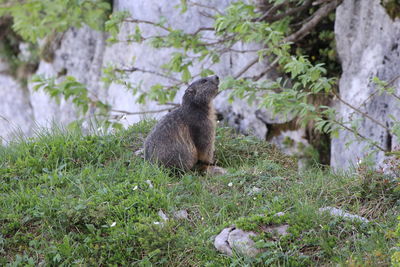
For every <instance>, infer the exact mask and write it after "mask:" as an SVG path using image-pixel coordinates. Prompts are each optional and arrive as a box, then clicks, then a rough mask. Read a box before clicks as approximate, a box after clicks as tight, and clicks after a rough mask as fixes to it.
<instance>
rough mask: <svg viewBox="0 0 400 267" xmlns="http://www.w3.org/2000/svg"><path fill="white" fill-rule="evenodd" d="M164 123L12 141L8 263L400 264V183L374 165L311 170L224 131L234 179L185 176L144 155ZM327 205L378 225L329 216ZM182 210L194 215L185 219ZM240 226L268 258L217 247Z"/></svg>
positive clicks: (5, 205) (4, 206)
mask: <svg viewBox="0 0 400 267" xmlns="http://www.w3.org/2000/svg"><path fill="white" fill-rule="evenodd" d="M152 125H153V122H147V121H144V122H140V123H139V124H136V125H133V126H131V127H130V128H129V129H126V130H117V131H115V132H114V133H112V134H95V133H91V134H85V135H84V134H82V131H81V130H79V129H77V128H76V129H73V130H61V129H53V130H51V131H44V130H43V131H39V133H38V134H37V135H36V136H35V137H33V138H29V139H21V140H19V141H16V142H14V143H11V144H9V145H8V146H6V147H5V146H3V147H0V177H1V179H0V265H1V266H36V265H41V264H44V265H45V266H70V265H74V266H95V265H96V266H105V265H107V266H127V265H134V266H153V265H154V266H269V265H275V266H310V265H311V266H321V265H346V266H389V265H390V264H391V261H392V263H393V264H396V263H395V261H396V259H395V257H396V256H393V259H392V260H391V257H392V255H395V254H394V253H395V249H396V244H397V243H398V242H399V235H397V236H396V232H395V229H396V224H397V222H398V221H397V218H396V216H397V214H399V213H398V212H399V206H400V205H399V199H400V190H399V185H398V182H396V180H395V179H393V178H391V177H389V176H386V175H384V174H382V173H379V172H377V171H372V170H370V169H369V168H368V166H359V168H358V169H355V170H354V171H351V172H348V173H341V174H338V173H336V174H335V173H333V172H331V171H330V170H328V169H324V168H322V167H318V166H316V167H315V168H314V169H310V170H304V171H300V172H299V171H298V169H297V163H296V161H295V159H293V158H291V157H289V156H286V155H283V154H282V153H281V152H279V150H277V149H276V148H275V147H273V146H272V145H270V144H268V143H266V142H265V141H260V140H257V139H255V138H252V137H246V136H243V135H238V134H236V133H234V132H232V130H230V129H229V128H226V127H220V128H218V132H217V142H216V157H217V160H218V164H219V165H220V166H222V167H225V168H227V169H228V171H229V173H228V174H227V175H224V176H218V177H209V176H204V175H201V174H199V173H195V172H188V173H186V174H184V175H175V174H173V173H171V172H170V171H168V170H166V169H163V168H160V167H156V166H152V165H150V164H148V163H147V162H145V161H144V160H143V159H142V158H141V157H140V156H137V155H135V151H137V150H138V149H140V148H141V147H142V144H143V141H144V138H145V136H146V135H147V133H148V132H149V130H150V129H151V127H152ZM254 188H259V189H261V190H254ZM326 206H333V207H338V208H342V209H344V210H346V211H348V212H351V213H354V214H358V215H361V216H364V217H366V218H367V219H369V220H370V221H371V222H370V223H365V222H359V221H356V220H354V221H351V220H345V219H343V218H338V217H332V216H330V215H329V214H327V213H319V212H318V209H319V208H321V207H326ZM160 210H161V211H162V212H163V213H165V214H166V215H167V216H168V217H169V220H168V221H166V222H163V221H162V219H161V218H160V216H159V215H158V213H159V211H160ZM179 210H186V211H187V212H188V218H187V219H176V218H174V216H173V213H174V212H175V211H179ZM277 212H284V213H285V215H284V216H281V217H276V216H273V215H274V214H276V213H277ZM281 223H287V224H289V225H290V226H289V229H288V231H289V233H290V234H289V235H287V236H283V237H278V238H277V237H273V236H271V235H270V234H269V233H266V232H263V229H264V228H265V226H268V225H275V224H281ZM232 224H235V225H236V226H237V227H240V228H242V229H244V230H253V231H255V232H257V233H259V234H260V235H259V236H258V237H257V238H256V243H257V246H259V247H262V248H264V249H265V252H263V253H261V254H260V255H258V256H257V257H256V258H245V257H242V256H240V255H234V256H233V257H228V256H226V255H223V254H220V253H219V252H217V251H216V249H215V248H214V246H213V238H214V237H215V235H217V234H218V233H219V232H220V231H221V230H222V229H223V228H224V227H228V226H230V225H232Z"/></svg>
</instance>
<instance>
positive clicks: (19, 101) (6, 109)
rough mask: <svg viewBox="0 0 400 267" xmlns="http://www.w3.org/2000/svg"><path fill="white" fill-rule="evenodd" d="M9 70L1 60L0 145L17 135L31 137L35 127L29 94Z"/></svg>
mask: <svg viewBox="0 0 400 267" xmlns="http://www.w3.org/2000/svg"><path fill="white" fill-rule="evenodd" d="M8 69H9V66H8V64H7V63H6V62H5V61H4V60H2V59H1V58H0V103H1V104H0V144H1V143H2V142H3V140H10V139H14V138H15V137H16V135H29V134H30V133H31V128H32V126H33V114H32V113H33V110H32V106H31V103H30V101H29V92H28V91H27V90H26V89H24V88H23V87H22V86H21V85H20V84H19V83H18V82H17V81H16V80H15V79H14V78H13V77H12V76H11V75H10V74H8Z"/></svg>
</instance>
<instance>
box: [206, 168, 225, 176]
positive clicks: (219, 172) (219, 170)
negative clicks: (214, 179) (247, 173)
mask: <svg viewBox="0 0 400 267" xmlns="http://www.w3.org/2000/svg"><path fill="white" fill-rule="evenodd" d="M227 173H228V171H227V170H225V169H224V168H222V167H218V166H209V167H208V168H207V174H208V175H211V176H218V175H224V174H227Z"/></svg>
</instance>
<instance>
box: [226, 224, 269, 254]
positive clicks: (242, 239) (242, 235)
mask: <svg viewBox="0 0 400 267" xmlns="http://www.w3.org/2000/svg"><path fill="white" fill-rule="evenodd" d="M254 236H257V234H256V233H254V232H245V231H243V230H241V229H235V230H233V231H231V232H230V233H229V236H228V243H229V245H230V247H231V248H232V249H233V250H235V251H236V252H237V253H239V254H241V255H243V256H247V257H255V256H256V255H257V254H259V253H260V252H262V250H261V249H258V248H256V243H255V242H254V241H253V239H251V237H254Z"/></svg>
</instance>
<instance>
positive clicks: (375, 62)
mask: <svg viewBox="0 0 400 267" xmlns="http://www.w3.org/2000/svg"><path fill="white" fill-rule="evenodd" d="M381 2H382V1H378V0H363V1H353V0H344V1H343V3H342V4H341V5H340V6H339V7H338V8H337V10H336V20H335V35H336V45H337V50H338V54H339V57H340V60H341V64H342V69H343V73H342V76H341V78H340V82H339V91H340V97H341V98H342V99H343V100H345V101H346V102H348V103H349V104H350V105H353V106H355V107H358V108H360V110H361V111H363V112H367V113H368V115H369V116H371V117H373V118H374V119H376V120H377V121H379V122H381V123H382V124H384V125H389V126H390V125H392V123H393V121H392V119H391V118H389V115H392V116H393V117H395V118H400V105H399V101H398V100H396V99H395V98H394V97H391V96H388V95H386V94H383V95H380V94H376V95H375V96H374V97H372V98H371V99H370V101H368V102H367V105H366V106H362V103H363V102H364V101H365V100H366V99H368V98H369V96H370V95H371V94H373V93H374V92H375V85H374V83H373V82H372V81H371V79H372V78H373V77H375V76H377V77H378V78H379V79H381V80H383V81H387V82H388V81H390V80H392V79H393V78H395V77H397V76H398V75H399V74H400V73H399V70H400V45H399V40H400V20H399V19H397V20H395V21H393V20H392V19H391V18H390V17H389V16H388V14H387V12H386V10H385V9H384V8H383V7H382V5H381V4H380V3H381ZM392 86H393V87H394V88H397V90H396V91H397V93H396V94H397V95H399V94H400V79H397V80H396V81H394V83H393V84H392ZM336 107H337V109H338V111H339V114H340V116H342V117H343V118H344V120H345V121H348V120H350V121H353V122H355V121H356V120H360V121H359V124H360V126H361V129H360V134H361V135H363V136H365V137H367V138H369V139H371V140H372V141H375V142H377V144H378V145H380V146H381V147H383V148H385V149H389V150H393V149H394V148H395V147H396V146H398V145H399V140H397V139H396V138H395V137H394V136H393V137H392V136H391V135H390V134H388V132H387V131H386V130H385V129H384V128H382V127H381V126H379V125H377V124H376V123H374V122H372V121H371V120H369V119H365V118H362V117H360V115H359V114H357V113H355V114H354V115H353V116H352V117H350V114H351V113H353V112H354V110H352V109H350V108H349V107H348V106H347V105H345V104H343V103H340V102H339V101H337V105H336ZM352 140H355V138H354V135H353V134H351V133H350V132H348V131H345V130H342V131H340V132H339V138H337V139H336V138H334V139H333V140H332V145H331V165H332V167H334V168H335V169H342V168H347V167H350V166H356V164H357V162H358V161H359V160H360V159H362V158H363V157H365V156H366V155H368V154H370V153H371V152H370V150H365V149H364V147H365V146H366V144H367V143H366V142H365V141H361V142H353V143H351V144H349V145H346V143H348V142H349V141H352ZM389 146H390V147H389ZM384 159H385V155H384V153H383V152H379V153H377V154H376V155H375V156H374V157H373V160H374V162H376V163H377V164H378V165H381V164H382V162H383V161H384Z"/></svg>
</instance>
